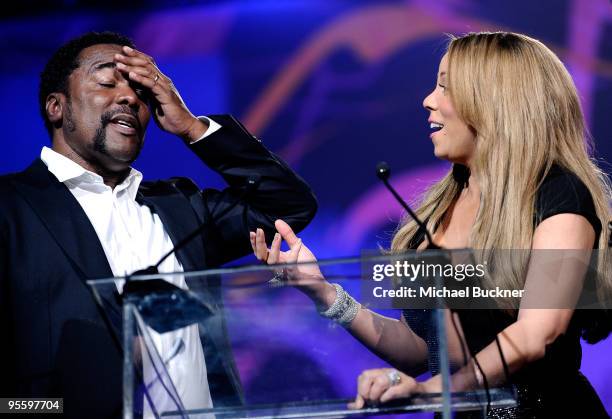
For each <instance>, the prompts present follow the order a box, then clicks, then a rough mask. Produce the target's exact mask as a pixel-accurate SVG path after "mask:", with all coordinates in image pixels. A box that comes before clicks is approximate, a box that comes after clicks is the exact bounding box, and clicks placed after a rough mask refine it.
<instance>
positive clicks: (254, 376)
mask: <svg viewBox="0 0 612 419" xmlns="http://www.w3.org/2000/svg"><path fill="white" fill-rule="evenodd" d="M470 257H471V255H470V253H469V252H467V251H466V253H465V254H462V253H461V252H459V251H453V254H450V253H448V251H426V252H421V253H419V254H418V255H417V254H416V253H412V254H405V255H380V254H371V255H366V254H364V255H363V256H362V257H356V258H344V259H333V260H324V261H318V262H311V263H298V264H287V265H274V266H268V265H250V266H241V267H234V268H224V269H214V270H205V271H199V272H180V273H171V274H167V273H164V274H156V273H152V274H147V275H138V276H132V277H127V278H126V277H123V278H107V279H100V280H91V281H88V284H89V285H90V287H91V288H92V290H93V293H94V295H95V297H96V300H97V302H98V304H99V305H100V306H101V308H102V310H103V312H105V313H109V314H108V316H107V324H108V325H109V327H112V328H113V329H114V331H115V335H116V337H117V341H118V342H120V343H121V346H122V349H123V401H124V412H123V417H124V418H126V419H130V418H139V417H145V418H150V417H151V418H155V417H159V418H219V419H221V418H342V417H365V416H382V415H398V414H401V415H404V414H406V413H416V412H439V415H440V417H443V418H450V417H451V415H452V412H458V411H473V412H474V414H476V415H478V414H479V412H480V413H481V414H482V416H483V417H484V416H486V411H487V409H490V408H505V407H512V406H515V404H516V397H515V392H514V389H513V388H512V386H510V385H501V384H497V385H496V386H493V385H489V384H488V383H487V382H486V377H484V382H483V376H482V373H481V372H479V371H478V368H479V367H477V366H476V364H475V363H474V362H473V358H472V355H473V354H471V353H470V349H469V345H468V344H467V342H465V335H464V333H463V331H462V330H461V322H460V316H457V311H458V310H461V309H469V303H467V305H466V306H464V307H458V308H453V302H452V301H451V300H452V298H455V297H456V293H455V294H453V293H450V292H449V293H440V292H438V293H435V292H433V291H432V292H429V291H424V293H423V291H422V290H421V288H423V289H430V288H433V289H434V291H435V289H436V287H437V289H442V288H444V289H447V288H448V289H450V288H452V289H454V290H455V291H457V288H458V287H465V286H467V282H466V281H461V282H462V284H461V285H460V286H458V285H457V283H456V281H455V283H454V284H450V283H449V280H448V279H445V278H444V277H443V275H440V274H439V271H432V272H433V273H432V272H425V270H424V269H423V270H422V272H421V274H423V275H421V276H420V277H419V278H418V280H417V278H415V275H413V276H411V275H409V274H407V273H408V272H409V271H408V270H406V269H405V267H406V266H410V265H413V266H418V265H419V264H420V265H422V266H425V265H429V264H445V265H447V264H449V263H450V264H457V260H462V261H464V259H465V258H470ZM330 284H338V285H340V286H341V287H342V288H343V289H344V290H345V291H346V292H347V293H348V294H349V295H351V296H352V297H354V299H355V300H356V301H357V302H358V303H359V304H360V305H361V307H362V308H365V309H367V310H370V311H371V312H375V313H377V314H371V313H368V315H367V316H366V317H367V318H366V320H365V321H366V322H371V323H372V324H371V325H365V327H366V328H368V330H369V331H370V332H372V333H374V338H372V336H371V335H368V336H369V339H370V341H369V342H365V343H362V342H360V341H359V340H358V338H357V337H354V336H353V335H352V334H351V328H352V327H353V324H354V323H355V322H357V321H362V323H363V318H364V317H363V315H362V316H361V317H359V316H360V314H358V317H357V318H356V319H355V320H353V323H351V325H350V326H348V327H346V328H345V327H343V326H342V325H340V324H339V323H337V322H334V321H333V320H330V319H329V318H326V317H324V316H322V315H321V314H320V312H323V311H325V308H326V307H323V306H321V305H320V304H321V303H320V302H319V303H318V304H319V305H317V301H318V300H317V298H318V296H320V295H322V294H321V292H322V291H321V290H323V289H326V290H328V291H329V290H330V289H332V288H333V287H331V288H330ZM410 290H413V291H410ZM462 304H464V305H465V304H466V303H465V301H462ZM456 310H457V311H456ZM113 311H114V312H115V315H114V316H113V315H112V312H113ZM117 313H119V314H121V315H120V316H116V314H117ZM383 316H384V317H383ZM112 318H115V319H116V318H121V324H113V320H112ZM360 319H361V320H360ZM114 322H115V323H117V320H114ZM397 327H400V328H404V329H405V330H406V331H407V333H408V334H411V335H414V334H416V335H418V338H417V339H421V341H423V342H425V345H421V346H420V347H419V348H417V349H414V348H405V347H402V344H400V343H399V342H400V341H401V342H406V341H407V340H406V339H405V338H404V339H403V340H402V339H401V337H400V336H397V337H396V336H395V335H394V333H395V332H394V331H397V330H398V329H397ZM385 330H387V333H385ZM401 331H402V330H400V332H401ZM370 332H368V333H370ZM402 333H403V332H402ZM368 344H369V345H370V346H371V348H370V349H368V347H367V345H368ZM389 351H390V352H391V355H389ZM375 353H378V355H380V356H377V354H375ZM412 353H414V354H416V355H414V357H415V359H414V360H413V361H411V360H409V359H408V358H409V356H408V355H404V354H412ZM411 356H412V355H411ZM384 359H388V360H391V359H396V360H402V362H403V364H402V365H403V367H401V368H400V367H398V366H396V368H398V369H400V370H401V371H402V372H404V373H406V374H408V375H410V376H412V377H415V379H416V380H417V381H423V380H426V379H428V378H429V377H432V376H439V377H437V378H438V379H439V382H440V383H441V384H440V386H439V391H436V392H432V393H418V394H412V395H410V396H409V397H405V398H401V399H395V400H392V401H390V402H388V403H369V404H366V405H365V406H364V407H363V408H361V409H352V408H350V406H349V403H351V402H352V401H354V400H355V395H356V394H357V383H358V377H359V376H360V374H361V373H362V372H363V371H364V370H370V369H375V368H376V369H378V368H392V366H391V365H390V364H388V363H387V362H385V360H384ZM500 360H501V362H503V354H500ZM390 362H393V361H390ZM385 371H387V370H385ZM458 374H462V375H463V378H461V380H460V381H461V382H462V383H463V384H462V388H460V389H457V388H454V387H455V382H456V381H457V380H456V379H455V378H456V376H457V375H458ZM465 383H469V384H467V387H466V384H465ZM388 417H392V416H388Z"/></svg>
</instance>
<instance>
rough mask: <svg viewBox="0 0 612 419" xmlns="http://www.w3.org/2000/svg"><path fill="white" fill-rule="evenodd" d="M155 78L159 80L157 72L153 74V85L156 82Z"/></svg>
mask: <svg viewBox="0 0 612 419" xmlns="http://www.w3.org/2000/svg"><path fill="white" fill-rule="evenodd" d="M157 80H159V74H155V77H154V78H153V85H154V86H155V85H156V84H157Z"/></svg>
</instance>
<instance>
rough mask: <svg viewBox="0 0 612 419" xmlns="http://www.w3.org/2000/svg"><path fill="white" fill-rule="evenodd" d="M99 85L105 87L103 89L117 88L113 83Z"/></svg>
mask: <svg viewBox="0 0 612 419" xmlns="http://www.w3.org/2000/svg"><path fill="white" fill-rule="evenodd" d="M99 84H100V86H103V87H115V85H114V84H113V83H99Z"/></svg>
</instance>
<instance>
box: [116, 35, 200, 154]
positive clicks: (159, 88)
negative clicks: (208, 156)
mask: <svg viewBox="0 0 612 419" xmlns="http://www.w3.org/2000/svg"><path fill="white" fill-rule="evenodd" d="M114 60H115V62H116V63H117V69H118V70H119V71H121V72H123V73H124V74H125V73H127V75H128V78H129V80H131V81H133V82H136V83H138V84H140V85H142V86H144V87H145V88H147V89H149V90H150V91H151V96H152V104H151V106H152V109H153V116H154V118H155V121H156V122H157V124H158V125H159V127H160V128H161V129H163V130H164V131H167V132H170V133H172V134H175V135H178V136H180V137H181V138H182V139H183V140H185V141H188V142H192V141H194V140H197V139H198V138H200V137H201V136H202V135H203V134H204V132H205V131H206V129H207V126H206V125H204V123H203V122H202V121H200V120H199V119H197V118H196V117H195V116H194V115H193V114H192V113H191V112H190V111H189V109H187V106H186V105H185V103H184V102H183V99H182V98H181V96H180V94H179V92H178V91H177V90H176V88H175V87H174V84H173V83H172V80H170V78H168V77H167V76H166V75H164V74H163V73H162V72H161V71H160V70H159V68H158V67H157V65H156V64H155V61H154V60H153V58H152V57H150V56H148V55H147V54H145V53H143V52H140V51H138V50H136V49H133V48H130V47H128V46H124V47H122V48H121V53H120V54H115V56H114Z"/></svg>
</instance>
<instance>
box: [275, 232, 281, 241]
mask: <svg viewBox="0 0 612 419" xmlns="http://www.w3.org/2000/svg"><path fill="white" fill-rule="evenodd" d="M279 239H280V234H278V233H276V234H274V241H275V242H276V241H278V240H279Z"/></svg>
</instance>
